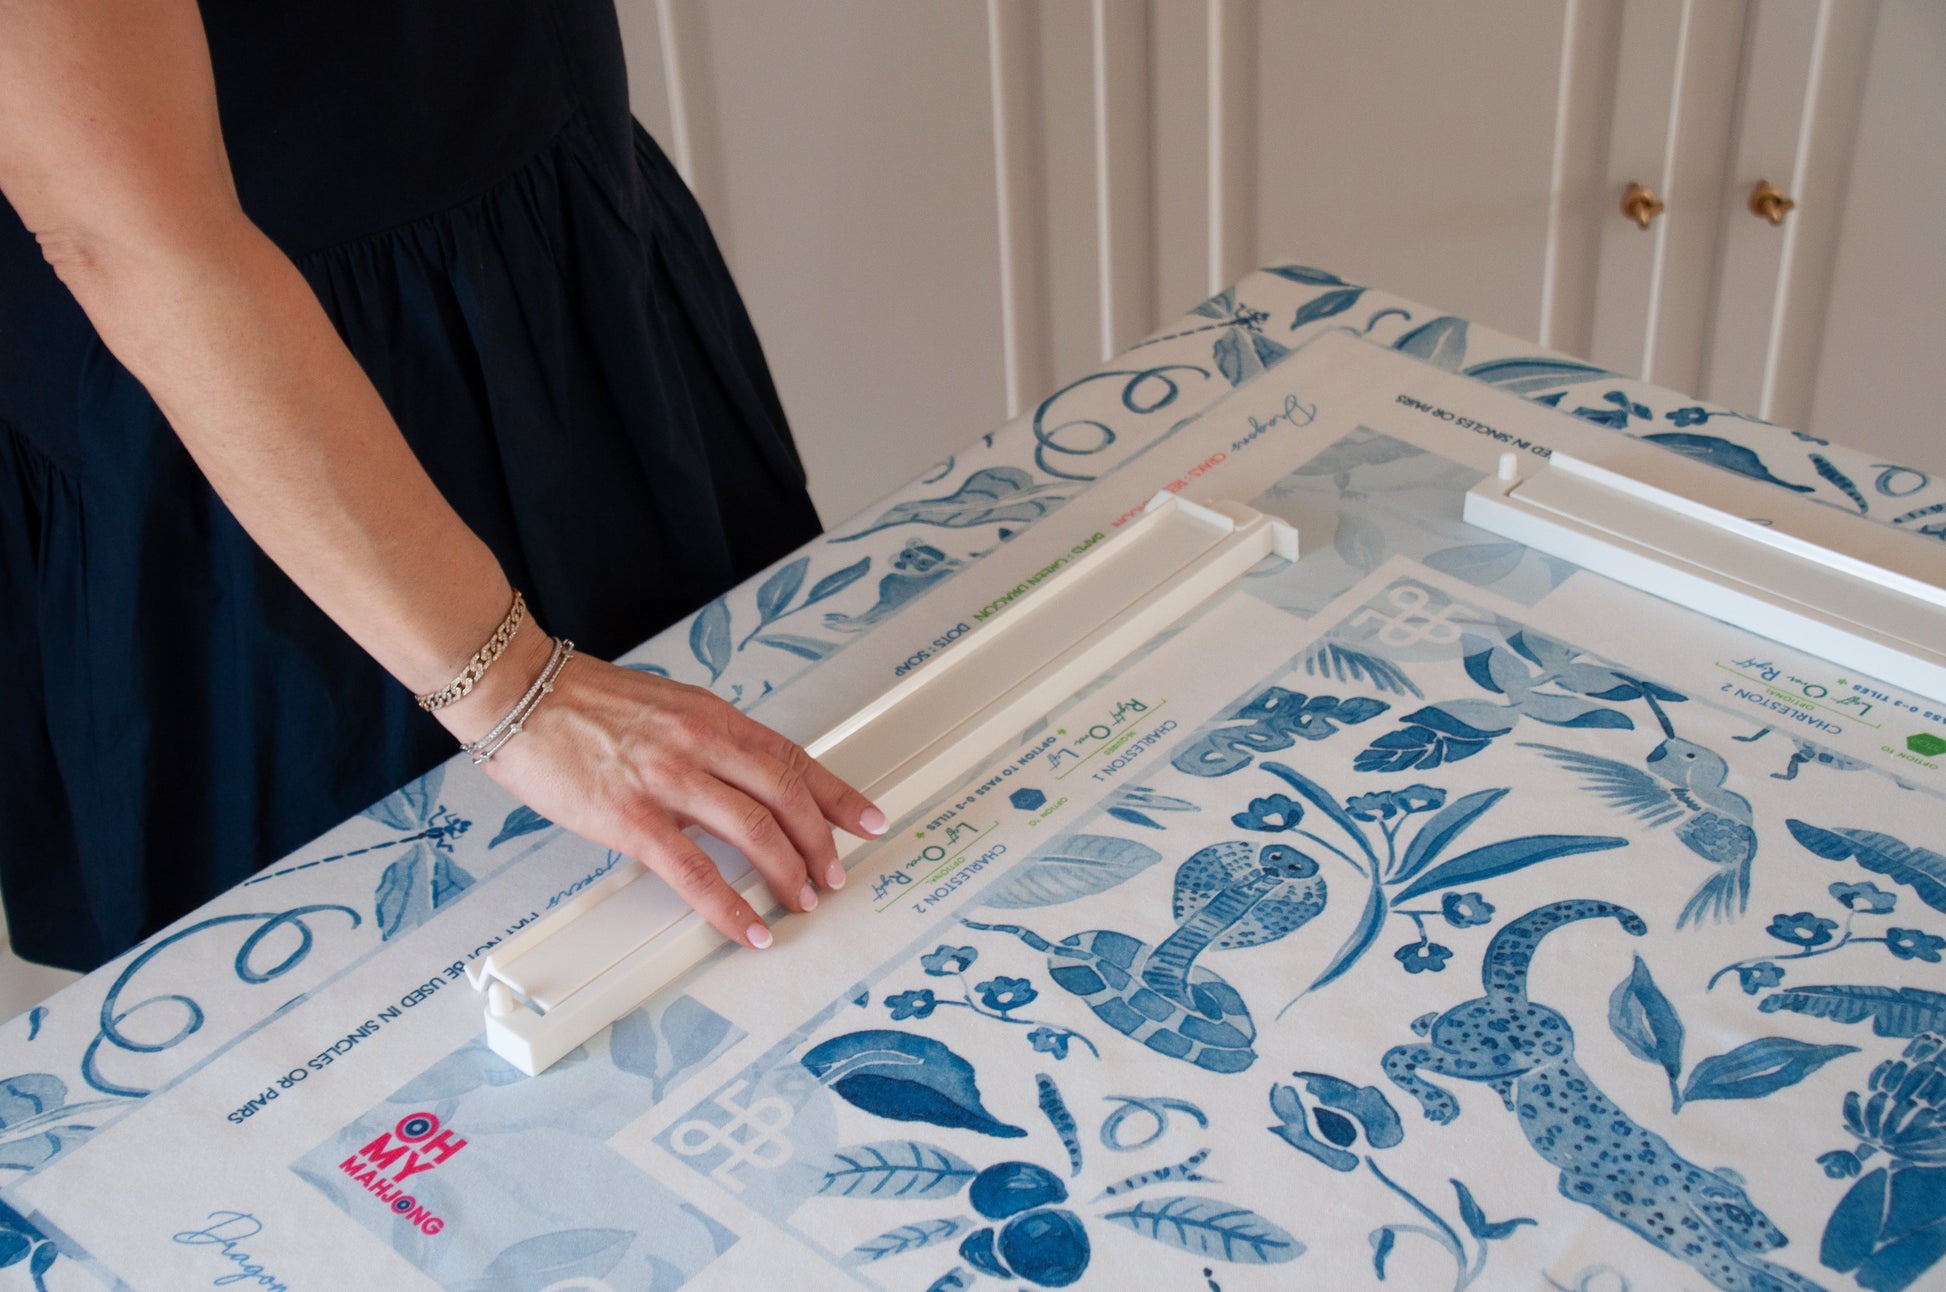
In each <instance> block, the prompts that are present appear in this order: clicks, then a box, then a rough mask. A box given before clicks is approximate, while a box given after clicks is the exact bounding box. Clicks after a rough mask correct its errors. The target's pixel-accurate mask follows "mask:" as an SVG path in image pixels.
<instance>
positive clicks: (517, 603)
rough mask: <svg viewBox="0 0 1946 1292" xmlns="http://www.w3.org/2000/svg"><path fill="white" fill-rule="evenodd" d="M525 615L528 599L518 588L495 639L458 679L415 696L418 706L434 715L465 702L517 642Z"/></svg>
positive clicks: (468, 662)
mask: <svg viewBox="0 0 1946 1292" xmlns="http://www.w3.org/2000/svg"><path fill="white" fill-rule="evenodd" d="M526 614H527V600H526V598H524V597H522V596H521V595H520V589H519V588H515V589H514V600H513V604H512V605H511V606H509V607H508V608H507V617H506V618H505V619H502V620H501V621H500V626H499V627H498V628H496V629H494V630H493V636H491V637H489V638H487V640H486V644H485V645H484V646H482V647H480V649H478V650H476V651H474V652H473V658H472V659H469V660H467V661H466V667H465V668H462V669H461V670H460V673H459V676H458V677H456V678H454V679H453V680H452V681H450V682H448V683H447V684H446V685H444V686H442V687H440V688H439V689H438V690H437V691H428V692H426V693H425V694H424V695H415V696H413V697H412V698H413V699H414V700H416V701H418V703H419V707H420V708H421V709H424V710H425V711H426V712H427V713H432V712H434V711H436V710H439V709H443V708H445V707H446V706H447V705H449V704H454V703H457V702H458V701H460V700H463V699H465V698H466V695H467V693H468V692H469V691H471V690H472V689H473V686H474V684H475V683H476V682H478V681H479V680H480V679H481V678H482V677H484V676H486V671H487V670H488V669H489V668H492V667H493V662H494V661H495V660H497V659H499V658H500V656H501V653H502V652H504V651H505V650H506V649H507V643H508V642H510V641H512V640H513V639H514V634H515V633H517V632H519V631H520V621H521V620H522V619H523V618H525V617H526Z"/></svg>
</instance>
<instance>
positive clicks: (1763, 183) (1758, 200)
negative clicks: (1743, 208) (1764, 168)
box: [1750, 179, 1797, 224]
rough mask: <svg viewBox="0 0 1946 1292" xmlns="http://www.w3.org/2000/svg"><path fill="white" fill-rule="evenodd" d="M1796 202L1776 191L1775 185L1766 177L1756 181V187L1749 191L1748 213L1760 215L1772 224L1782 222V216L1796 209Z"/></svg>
mask: <svg viewBox="0 0 1946 1292" xmlns="http://www.w3.org/2000/svg"><path fill="white" fill-rule="evenodd" d="M1796 207H1797V203H1795V202H1793V201H1791V200H1790V199H1789V198H1788V197H1785V196H1784V195H1783V194H1782V193H1779V192H1778V191H1777V186H1776V185H1775V184H1773V183H1771V182H1770V181H1769V180H1767V179H1760V180H1758V181H1757V187H1756V188H1754V189H1752V190H1751V191H1750V213H1751V214H1752V215H1761V216H1762V217H1763V218H1764V219H1766V220H1769V221H1770V222H1771V223H1772V224H1782V223H1783V222H1784V217H1785V216H1787V215H1789V214H1790V213H1791V212H1792V211H1793V210H1794V209H1796Z"/></svg>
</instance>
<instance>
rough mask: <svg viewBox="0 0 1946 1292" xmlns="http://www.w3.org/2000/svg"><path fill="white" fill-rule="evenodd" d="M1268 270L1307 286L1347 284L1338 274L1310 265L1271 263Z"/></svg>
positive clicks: (1339, 285)
mask: <svg viewBox="0 0 1946 1292" xmlns="http://www.w3.org/2000/svg"><path fill="white" fill-rule="evenodd" d="M1267 272H1269V273H1273V274H1276V275H1277V276H1278V277H1279V278H1285V279H1289V280H1290V281H1291V282H1294V283H1303V284H1304V285H1305V286H1306V287H1343V286H1344V285H1345V280H1344V279H1342V278H1340V277H1338V275H1336V274H1330V273H1326V272H1325V271H1324V270H1322V269H1313V268H1311V267H1310V266H1309V265H1271V266H1269V267H1268V269H1267Z"/></svg>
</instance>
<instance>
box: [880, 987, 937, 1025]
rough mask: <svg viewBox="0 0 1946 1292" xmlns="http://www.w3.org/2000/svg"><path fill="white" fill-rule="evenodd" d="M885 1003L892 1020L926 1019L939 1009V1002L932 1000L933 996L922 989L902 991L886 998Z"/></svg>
mask: <svg viewBox="0 0 1946 1292" xmlns="http://www.w3.org/2000/svg"><path fill="white" fill-rule="evenodd" d="M885 1003H886V1005H887V1006H889V1007H890V1008H891V1010H892V1017H893V1019H894V1020H898V1019H905V1018H927V1017H929V1016H931V1014H932V1012H933V1011H934V1010H935V1009H938V1008H939V1002H938V1001H937V1000H935V999H933V994H932V993H931V992H930V991H928V990H926V989H925V988H924V987H921V988H919V989H917V990H916V991H902V992H900V993H899V994H898V995H896V996H887V997H886V998H885Z"/></svg>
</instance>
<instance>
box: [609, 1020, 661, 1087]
mask: <svg viewBox="0 0 1946 1292" xmlns="http://www.w3.org/2000/svg"><path fill="white" fill-rule="evenodd" d="M661 1048H662V1047H661V1045H660V1043H659V1042H658V1041H657V1040H656V1035H655V1021H654V1020H653V1019H651V1018H650V1017H649V1011H648V1010H646V1009H638V1010H636V1011H634V1012H633V1013H630V1014H624V1015H622V1016H621V1017H620V1018H618V1019H616V1020H615V1021H614V1023H613V1024H612V1025H611V1026H610V1027H609V1029H608V1057H609V1059H610V1060H612V1061H613V1062H614V1064H615V1066H616V1067H618V1068H620V1069H621V1070H622V1071H623V1072H632V1073H634V1074H635V1075H636V1076H638V1077H646V1078H647V1079H648V1080H650V1081H654V1080H655V1079H656V1077H657V1076H658V1075H659V1074H658V1072H657V1070H656V1059H657V1055H658V1053H659V1051H660V1050H661Z"/></svg>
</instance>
